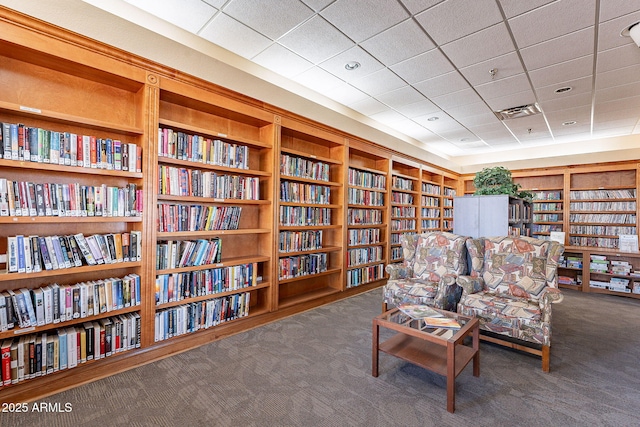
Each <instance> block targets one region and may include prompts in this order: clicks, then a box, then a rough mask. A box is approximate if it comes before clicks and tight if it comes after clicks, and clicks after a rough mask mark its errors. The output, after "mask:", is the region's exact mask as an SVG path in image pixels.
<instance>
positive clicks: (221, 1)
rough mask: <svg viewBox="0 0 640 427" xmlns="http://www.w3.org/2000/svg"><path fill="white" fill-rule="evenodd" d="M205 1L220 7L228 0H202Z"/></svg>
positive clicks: (154, 0)
mask: <svg viewBox="0 0 640 427" xmlns="http://www.w3.org/2000/svg"><path fill="white" fill-rule="evenodd" d="M150 1H153V2H154V3H157V1H156V0H150ZM202 1H203V2H205V3H208V4H210V5H211V6H213V7H215V8H217V9H220V8H221V7H222V6H223V5H224V4H225V3H226V2H227V0H202Z"/></svg>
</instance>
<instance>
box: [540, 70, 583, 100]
mask: <svg viewBox="0 0 640 427" xmlns="http://www.w3.org/2000/svg"><path fill="white" fill-rule="evenodd" d="M566 87H570V88H571V90H570V91H568V92H561V93H556V90H557V89H561V88H566ZM592 89H593V78H592V77H591V76H588V77H582V78H580V79H576V80H571V81H564V82H560V83H556V84H553V85H551V86H544V87H539V88H536V94H537V95H538V101H540V102H542V101H547V100H552V99H563V98H566V97H568V96H570V95H579V94H581V93H591V91H592Z"/></svg>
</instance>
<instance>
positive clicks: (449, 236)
mask: <svg viewBox="0 0 640 427" xmlns="http://www.w3.org/2000/svg"><path fill="white" fill-rule="evenodd" d="M467 239H468V237H465V236H458V235H456V234H453V233H447V232H443V231H434V232H431V233H425V234H414V235H409V234H404V235H402V236H401V237H400V243H401V244H402V252H403V256H404V261H403V263H401V264H390V265H387V267H386V271H387V273H389V280H388V282H387V284H386V285H385V286H384V302H383V309H386V307H387V304H392V305H396V306H397V305H399V304H404V303H409V304H423V305H431V306H435V307H437V308H442V309H445V310H449V311H455V310H456V303H457V302H458V299H459V298H460V294H461V292H462V289H461V288H459V287H458V286H457V285H456V278H457V277H458V275H460V274H465V273H466V271H467V262H466V252H467V251H466V247H465V242H466V241H467Z"/></svg>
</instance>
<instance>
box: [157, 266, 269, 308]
mask: <svg viewBox="0 0 640 427" xmlns="http://www.w3.org/2000/svg"><path fill="white" fill-rule="evenodd" d="M257 281H258V265H257V263H248V264H240V265H233V266H229V267H220V268H209V269H206V270H197V271H188V272H182V273H173V274H159V275H158V276H157V277H156V305H159V304H166V303H169V302H174V301H182V300H185V299H188V298H193V297H199V296H204V295H212V294H216V293H220V292H226V291H235V290H238V289H244V288H248V287H250V286H255V285H256V284H257Z"/></svg>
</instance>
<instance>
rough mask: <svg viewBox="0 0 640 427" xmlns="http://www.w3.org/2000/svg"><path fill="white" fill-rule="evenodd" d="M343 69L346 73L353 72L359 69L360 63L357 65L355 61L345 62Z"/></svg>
mask: <svg viewBox="0 0 640 427" xmlns="http://www.w3.org/2000/svg"><path fill="white" fill-rule="evenodd" d="M344 68H345V69H346V70H347V71H353V70H355V69H358V68H360V63H359V62H356V61H351V62H347V63H346V64H345V65H344Z"/></svg>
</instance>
